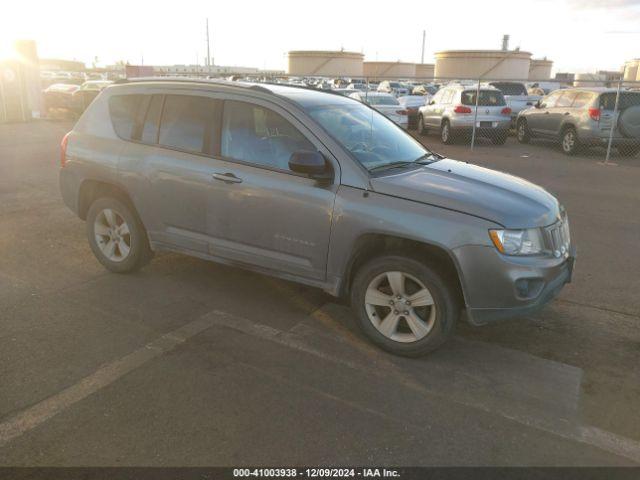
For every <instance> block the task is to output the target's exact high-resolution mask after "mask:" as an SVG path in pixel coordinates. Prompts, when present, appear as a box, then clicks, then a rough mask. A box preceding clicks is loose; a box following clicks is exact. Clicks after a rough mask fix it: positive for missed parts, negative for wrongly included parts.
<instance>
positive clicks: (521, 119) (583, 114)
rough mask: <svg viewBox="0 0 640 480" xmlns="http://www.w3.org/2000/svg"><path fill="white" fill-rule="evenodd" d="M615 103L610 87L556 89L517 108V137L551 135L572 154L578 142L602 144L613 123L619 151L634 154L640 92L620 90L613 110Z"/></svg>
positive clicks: (638, 147) (639, 138) (638, 143)
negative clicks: (521, 107)
mask: <svg viewBox="0 0 640 480" xmlns="http://www.w3.org/2000/svg"><path fill="white" fill-rule="evenodd" d="M615 105H616V89H614V88H600V87H592V88H569V89H566V90H556V91H555V92H553V93H551V94H550V95H548V96H546V97H544V98H542V99H541V100H540V101H539V102H538V103H537V104H536V105H535V107H533V108H529V109H527V110H524V111H522V112H520V115H519V116H518V121H517V136H518V141H520V142H521V143H527V142H529V141H530V140H531V139H532V138H538V137H539V138H551V139H555V140H558V141H559V142H560V144H561V146H562V151H563V152H564V153H566V154H567V155H573V154H575V153H576V152H577V151H578V149H579V148H580V147H581V146H597V145H600V146H606V145H607V144H608V142H609V135H610V133H611V127H612V125H613V140H612V143H613V145H614V146H615V147H616V148H617V149H618V152H619V153H620V154H621V155H624V156H634V155H636V154H637V153H638V152H639V151H640V92H633V91H623V92H621V93H620V99H619V101H618V110H617V111H615V112H614V110H615Z"/></svg>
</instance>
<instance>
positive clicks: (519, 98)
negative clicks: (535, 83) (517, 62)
mask: <svg viewBox="0 0 640 480" xmlns="http://www.w3.org/2000/svg"><path fill="white" fill-rule="evenodd" d="M489 85H491V86H492V87H495V88H497V89H498V90H500V91H501V92H502V95H504V99H505V100H506V102H507V105H508V106H509V108H511V126H512V127H515V126H516V118H517V117H518V114H519V113H520V112H521V111H522V110H524V109H525V108H529V107H531V106H532V105H534V104H535V103H536V102H537V101H538V100H540V95H531V94H530V93H529V92H528V91H527V87H526V86H525V84H524V83H521V82H506V81H501V82H489Z"/></svg>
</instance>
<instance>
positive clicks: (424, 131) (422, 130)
mask: <svg viewBox="0 0 640 480" xmlns="http://www.w3.org/2000/svg"><path fill="white" fill-rule="evenodd" d="M418 134H419V135H423V136H424V135H426V134H427V127H425V126H424V118H422V115H418Z"/></svg>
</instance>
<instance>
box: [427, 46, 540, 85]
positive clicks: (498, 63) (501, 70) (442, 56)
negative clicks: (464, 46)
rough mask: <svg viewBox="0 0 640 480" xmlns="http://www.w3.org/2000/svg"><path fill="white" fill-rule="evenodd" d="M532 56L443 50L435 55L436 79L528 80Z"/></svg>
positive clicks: (521, 53) (511, 51)
mask: <svg viewBox="0 0 640 480" xmlns="http://www.w3.org/2000/svg"><path fill="white" fill-rule="evenodd" d="M530 66H531V53H530V52H525V51H521V50H444V51H441V52H437V53H436V66H435V74H434V76H435V78H436V79H476V78H490V79H493V80H500V79H528V78H529V68H530Z"/></svg>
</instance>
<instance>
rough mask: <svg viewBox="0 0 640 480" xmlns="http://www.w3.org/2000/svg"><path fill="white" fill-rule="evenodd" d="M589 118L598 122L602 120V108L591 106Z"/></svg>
mask: <svg viewBox="0 0 640 480" xmlns="http://www.w3.org/2000/svg"><path fill="white" fill-rule="evenodd" d="M589 118H590V119H591V120H595V121H596V122H597V121H598V120H600V109H599V108H590V109H589Z"/></svg>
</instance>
